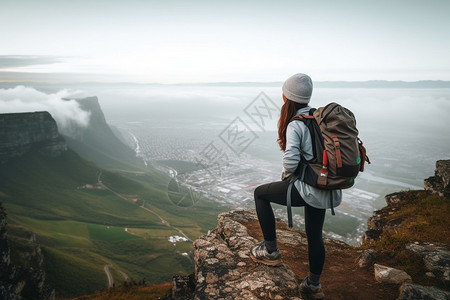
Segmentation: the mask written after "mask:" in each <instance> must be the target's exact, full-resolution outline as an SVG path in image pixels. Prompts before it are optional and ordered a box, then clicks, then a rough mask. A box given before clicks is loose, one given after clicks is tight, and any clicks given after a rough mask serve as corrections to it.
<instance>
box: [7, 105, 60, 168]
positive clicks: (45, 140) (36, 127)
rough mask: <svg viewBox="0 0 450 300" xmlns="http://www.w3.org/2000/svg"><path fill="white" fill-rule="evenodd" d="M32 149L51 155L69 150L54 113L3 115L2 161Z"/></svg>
mask: <svg viewBox="0 0 450 300" xmlns="http://www.w3.org/2000/svg"><path fill="white" fill-rule="evenodd" d="M32 149H36V150H37V151H39V152H41V153H43V154H45V155H49V156H58V155H60V154H61V153H62V152H64V151H66V150H67V145H66V142H65V141H64V139H63V138H62V137H61V136H60V135H59V133H58V127H57V125H56V122H55V120H54V119H53V117H52V116H51V115H50V113H48V112H46V111H42V112H30V113H10V114H0V164H2V163H4V162H6V161H7V160H9V159H11V158H13V157H16V156H21V155H23V154H25V153H26V152H28V151H30V150H32Z"/></svg>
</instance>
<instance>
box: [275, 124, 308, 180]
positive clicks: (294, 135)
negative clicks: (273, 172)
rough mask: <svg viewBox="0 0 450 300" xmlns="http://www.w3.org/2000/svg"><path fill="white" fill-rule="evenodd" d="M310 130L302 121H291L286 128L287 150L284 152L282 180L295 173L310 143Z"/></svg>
mask: <svg viewBox="0 0 450 300" xmlns="http://www.w3.org/2000/svg"><path fill="white" fill-rule="evenodd" d="M306 130H308V129H307V128H306V126H305V125H304V124H303V123H302V122H295V121H293V122H291V123H289V125H288V127H287V129H286V150H285V151H284V153H283V173H282V174H281V180H285V179H287V178H289V177H290V176H291V175H292V174H294V172H295V170H296V169H297V167H298V163H299V162H300V155H301V154H303V153H304V151H303V149H304V148H305V146H307V145H308V140H307V137H308V134H307V133H308V132H306Z"/></svg>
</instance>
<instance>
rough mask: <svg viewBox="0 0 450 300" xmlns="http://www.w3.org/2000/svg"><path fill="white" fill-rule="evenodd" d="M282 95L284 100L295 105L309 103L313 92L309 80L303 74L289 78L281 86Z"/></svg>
mask: <svg viewBox="0 0 450 300" xmlns="http://www.w3.org/2000/svg"><path fill="white" fill-rule="evenodd" d="M282 90H283V94H284V96H285V97H286V98H288V99H289V100H291V101H294V102H297V103H304V104H307V103H309V99H311V94H312V90H313V84H312V81H311V78H310V77H309V76H308V75H306V74H303V73H298V74H295V75H292V76H291V77H289V78H288V79H287V80H286V81H285V82H284V84H283V88H282Z"/></svg>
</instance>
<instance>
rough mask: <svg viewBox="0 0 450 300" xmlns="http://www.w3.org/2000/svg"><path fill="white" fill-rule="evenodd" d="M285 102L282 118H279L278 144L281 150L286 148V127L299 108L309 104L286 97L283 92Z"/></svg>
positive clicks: (282, 108)
mask: <svg viewBox="0 0 450 300" xmlns="http://www.w3.org/2000/svg"><path fill="white" fill-rule="evenodd" d="M283 100H284V104H283V106H282V107H281V113H280V119H279V120H278V139H277V142H278V145H280V149H281V151H284V150H286V129H287V126H288V124H289V122H290V121H291V119H292V118H293V117H294V116H295V113H296V112H297V110H299V109H300V108H302V107H306V106H308V104H301V103H296V102H294V101H291V100H289V99H287V98H286V96H284V94H283Z"/></svg>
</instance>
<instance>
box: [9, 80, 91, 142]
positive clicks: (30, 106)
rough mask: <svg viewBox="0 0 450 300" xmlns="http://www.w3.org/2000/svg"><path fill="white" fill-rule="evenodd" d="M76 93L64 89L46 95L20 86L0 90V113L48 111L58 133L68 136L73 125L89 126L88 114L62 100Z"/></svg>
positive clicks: (75, 105) (73, 102)
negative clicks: (56, 126)
mask: <svg viewBox="0 0 450 300" xmlns="http://www.w3.org/2000/svg"><path fill="white" fill-rule="evenodd" d="M77 93H78V92H76V91H75V92H74V91H70V90H66V89H64V90H60V91H58V92H56V93H53V94H46V93H43V92H41V91H38V90H36V89H34V88H31V87H25V86H21V85H19V86H16V87H14V88H9V89H0V113H19V112H34V111H48V112H49V113H50V114H51V115H52V116H53V118H54V119H55V121H56V123H57V124H58V128H59V130H60V132H61V133H64V134H69V135H70V133H71V132H72V131H73V130H72V128H73V125H76V126H79V127H87V126H88V125H89V119H90V112H87V111H84V110H82V109H81V107H80V105H79V103H78V102H76V101H75V100H64V99H65V98H73V96H74V95H75V94H77Z"/></svg>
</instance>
